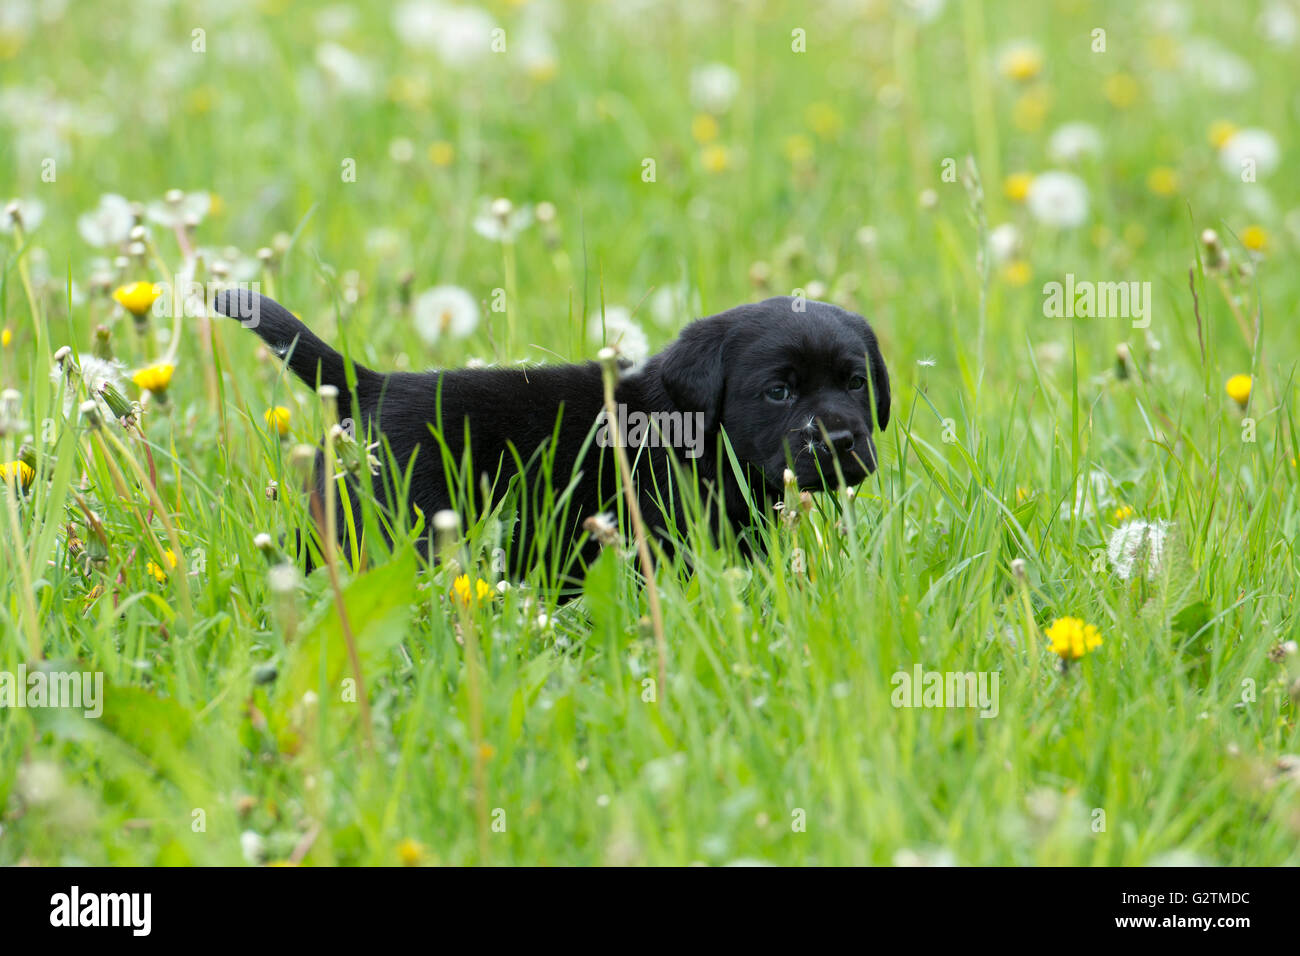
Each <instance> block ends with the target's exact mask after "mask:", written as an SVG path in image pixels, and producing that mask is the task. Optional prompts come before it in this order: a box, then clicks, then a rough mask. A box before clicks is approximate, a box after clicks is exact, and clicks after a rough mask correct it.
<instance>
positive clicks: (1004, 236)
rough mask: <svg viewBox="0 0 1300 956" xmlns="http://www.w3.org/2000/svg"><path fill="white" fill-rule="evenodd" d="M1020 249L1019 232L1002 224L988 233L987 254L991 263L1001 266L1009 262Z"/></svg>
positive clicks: (1006, 224)
mask: <svg viewBox="0 0 1300 956" xmlns="http://www.w3.org/2000/svg"><path fill="white" fill-rule="evenodd" d="M1019 249H1020V231H1019V230H1018V229H1016V227H1015V226H1013V225H1012V224H1011V223H1009V222H1004V223H1002V224H1001V225H999V226H995V227H993V229H992V230H990V231H989V253H990V254H991V255H992V257H993V261H994V262H996V263H998V264H1001V263H1004V262H1008V261H1010V260H1011V259H1012V258H1014V257H1015V255H1016V252H1017V251H1018V250H1019Z"/></svg>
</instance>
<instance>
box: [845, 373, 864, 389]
mask: <svg viewBox="0 0 1300 956" xmlns="http://www.w3.org/2000/svg"><path fill="white" fill-rule="evenodd" d="M866 387H867V380H866V379H865V378H863V377H862V376H861V375H855V376H853V377H852V378H851V379H849V391H850V392H860V391H862V390H863V389H864V388H866Z"/></svg>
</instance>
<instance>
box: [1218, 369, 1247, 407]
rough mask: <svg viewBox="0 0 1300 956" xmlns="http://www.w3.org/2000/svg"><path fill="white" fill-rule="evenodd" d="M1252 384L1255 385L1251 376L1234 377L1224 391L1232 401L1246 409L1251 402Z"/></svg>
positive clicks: (1229, 380)
mask: <svg viewBox="0 0 1300 956" xmlns="http://www.w3.org/2000/svg"><path fill="white" fill-rule="evenodd" d="M1252 384H1254V380H1253V379H1252V378H1251V377H1250V376H1249V375H1234V376H1232V378H1230V379H1228V384H1227V385H1225V386H1224V391H1226V392H1227V393H1228V397H1229V398H1230V399H1232V400H1233V401H1234V402H1236V403H1237V404H1238V405H1240V406H1241V407H1242V408H1245V407H1246V403H1247V402H1248V401H1250V387H1251V385H1252Z"/></svg>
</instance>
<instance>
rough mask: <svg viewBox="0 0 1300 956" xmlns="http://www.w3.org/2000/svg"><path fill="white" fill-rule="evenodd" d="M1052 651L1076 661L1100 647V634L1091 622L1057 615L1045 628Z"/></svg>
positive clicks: (1068, 659)
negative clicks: (1086, 622)
mask: <svg viewBox="0 0 1300 956" xmlns="http://www.w3.org/2000/svg"><path fill="white" fill-rule="evenodd" d="M1046 634H1047V639H1048V640H1049V641H1051V642H1052V653H1053V654H1056V655H1058V656H1060V657H1062V658H1064V659H1065V660H1067V661H1077V660H1078V659H1079V658H1081V657H1083V655H1084V654H1087V653H1088V652H1089V651H1091V650H1095V649H1096V648H1098V647H1101V634H1100V633H1099V632H1098V631H1097V628H1096V627H1094V626H1093V625H1091V624H1085V623H1084V622H1083V621H1081V620H1079V618H1077V617H1058V618H1057V619H1056V620H1055V621H1053V622H1052V626H1051V627H1049V628H1048V629H1047V632H1046Z"/></svg>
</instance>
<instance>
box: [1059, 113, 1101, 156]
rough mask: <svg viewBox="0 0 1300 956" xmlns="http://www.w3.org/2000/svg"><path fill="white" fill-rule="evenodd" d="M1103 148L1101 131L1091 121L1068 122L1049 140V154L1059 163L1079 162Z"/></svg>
mask: <svg viewBox="0 0 1300 956" xmlns="http://www.w3.org/2000/svg"><path fill="white" fill-rule="evenodd" d="M1101 150H1102V139H1101V132H1100V131H1099V130H1098V129H1097V127H1095V126H1093V125H1092V124H1091V123H1066V124H1065V125H1064V126H1061V127H1059V128H1057V130H1056V131H1055V132H1054V133H1052V136H1051V138H1050V139H1049V140H1048V141H1047V155H1048V156H1050V157H1051V158H1052V161H1053V162H1057V163H1077V162H1078V161H1079V160H1081V159H1083V158H1085V157H1088V156H1098V155H1100V154H1101Z"/></svg>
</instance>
